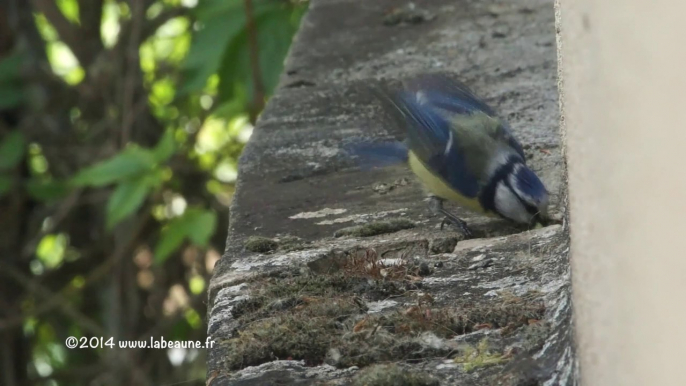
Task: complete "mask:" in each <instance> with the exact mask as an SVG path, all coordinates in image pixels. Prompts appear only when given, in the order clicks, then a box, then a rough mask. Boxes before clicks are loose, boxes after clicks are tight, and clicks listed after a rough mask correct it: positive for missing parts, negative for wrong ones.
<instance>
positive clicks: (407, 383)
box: [352, 364, 440, 386]
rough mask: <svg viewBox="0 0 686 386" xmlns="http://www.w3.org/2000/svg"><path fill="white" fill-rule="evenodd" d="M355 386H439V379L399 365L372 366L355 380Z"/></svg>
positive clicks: (358, 374)
mask: <svg viewBox="0 0 686 386" xmlns="http://www.w3.org/2000/svg"><path fill="white" fill-rule="evenodd" d="M352 384H353V386H438V385H439V384H440V383H439V382H438V379H436V378H434V377H432V376H431V375H429V374H427V373H416V372H410V371H408V370H405V369H403V368H401V367H400V366H398V365H395V364H391V365H375V366H370V367H368V368H366V369H364V370H362V371H360V372H359V373H357V375H356V376H355V378H353V383H352Z"/></svg>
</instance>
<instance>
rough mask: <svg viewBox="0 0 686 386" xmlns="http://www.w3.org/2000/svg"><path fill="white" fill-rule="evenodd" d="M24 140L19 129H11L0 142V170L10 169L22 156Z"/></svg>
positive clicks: (24, 148)
mask: <svg viewBox="0 0 686 386" xmlns="http://www.w3.org/2000/svg"><path fill="white" fill-rule="evenodd" d="M25 151H26V141H25V140H24V136H23V135H22V134H21V132H19V130H14V131H12V132H11V133H10V134H9V135H7V136H6V137H5V138H4V139H3V140H2V142H0V170H7V169H11V168H13V167H15V166H17V164H19V162H21V160H22V158H23V157H24V152H25Z"/></svg>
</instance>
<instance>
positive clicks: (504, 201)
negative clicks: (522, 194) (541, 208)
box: [495, 182, 531, 223]
mask: <svg viewBox="0 0 686 386" xmlns="http://www.w3.org/2000/svg"><path fill="white" fill-rule="evenodd" d="M495 208H496V210H497V211H498V213H500V214H501V215H503V216H505V217H507V218H509V219H511V220H513V221H517V222H520V223H526V222H529V217H531V216H530V215H529V213H528V212H527V211H526V208H524V206H523V205H522V203H521V202H519V200H518V199H517V197H515V195H514V193H512V191H511V190H510V188H508V187H507V186H505V184H503V183H502V182H501V183H499V184H498V186H497V187H496V189H495Z"/></svg>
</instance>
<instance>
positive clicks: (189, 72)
mask: <svg viewBox="0 0 686 386" xmlns="http://www.w3.org/2000/svg"><path fill="white" fill-rule="evenodd" d="M196 17H197V18H198V21H199V22H200V24H201V25H202V26H203V27H202V29H201V30H199V31H197V32H195V33H194V34H193V41H192V42H191V47H190V50H189V52H188V55H186V59H185V60H184V63H183V65H182V67H183V70H184V82H183V83H182V84H181V86H180V87H179V89H178V90H177V96H182V95H186V94H187V93H189V92H193V91H199V90H202V89H203V88H205V85H206V83H207V78H209V76H210V75H212V74H213V73H215V72H217V70H218V69H219V66H220V64H221V62H222V58H223V56H224V50H225V49H226V47H227V45H228V44H229V42H230V41H231V40H232V39H233V38H234V37H235V36H236V35H237V34H239V33H240V32H241V31H242V30H243V29H244V28H245V11H244V9H243V2H242V1H240V0H228V1H227V0H207V1H203V2H201V3H200V5H198V8H197V10H196Z"/></svg>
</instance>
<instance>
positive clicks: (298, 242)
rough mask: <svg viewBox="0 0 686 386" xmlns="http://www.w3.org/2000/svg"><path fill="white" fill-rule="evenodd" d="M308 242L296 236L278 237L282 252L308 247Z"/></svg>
mask: <svg viewBox="0 0 686 386" xmlns="http://www.w3.org/2000/svg"><path fill="white" fill-rule="evenodd" d="M308 244H309V243H308V242H306V241H304V240H303V239H301V238H300V237H296V236H284V237H281V238H279V249H280V250H282V251H284V252H293V251H301V250H303V249H306V248H307V247H308Z"/></svg>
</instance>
